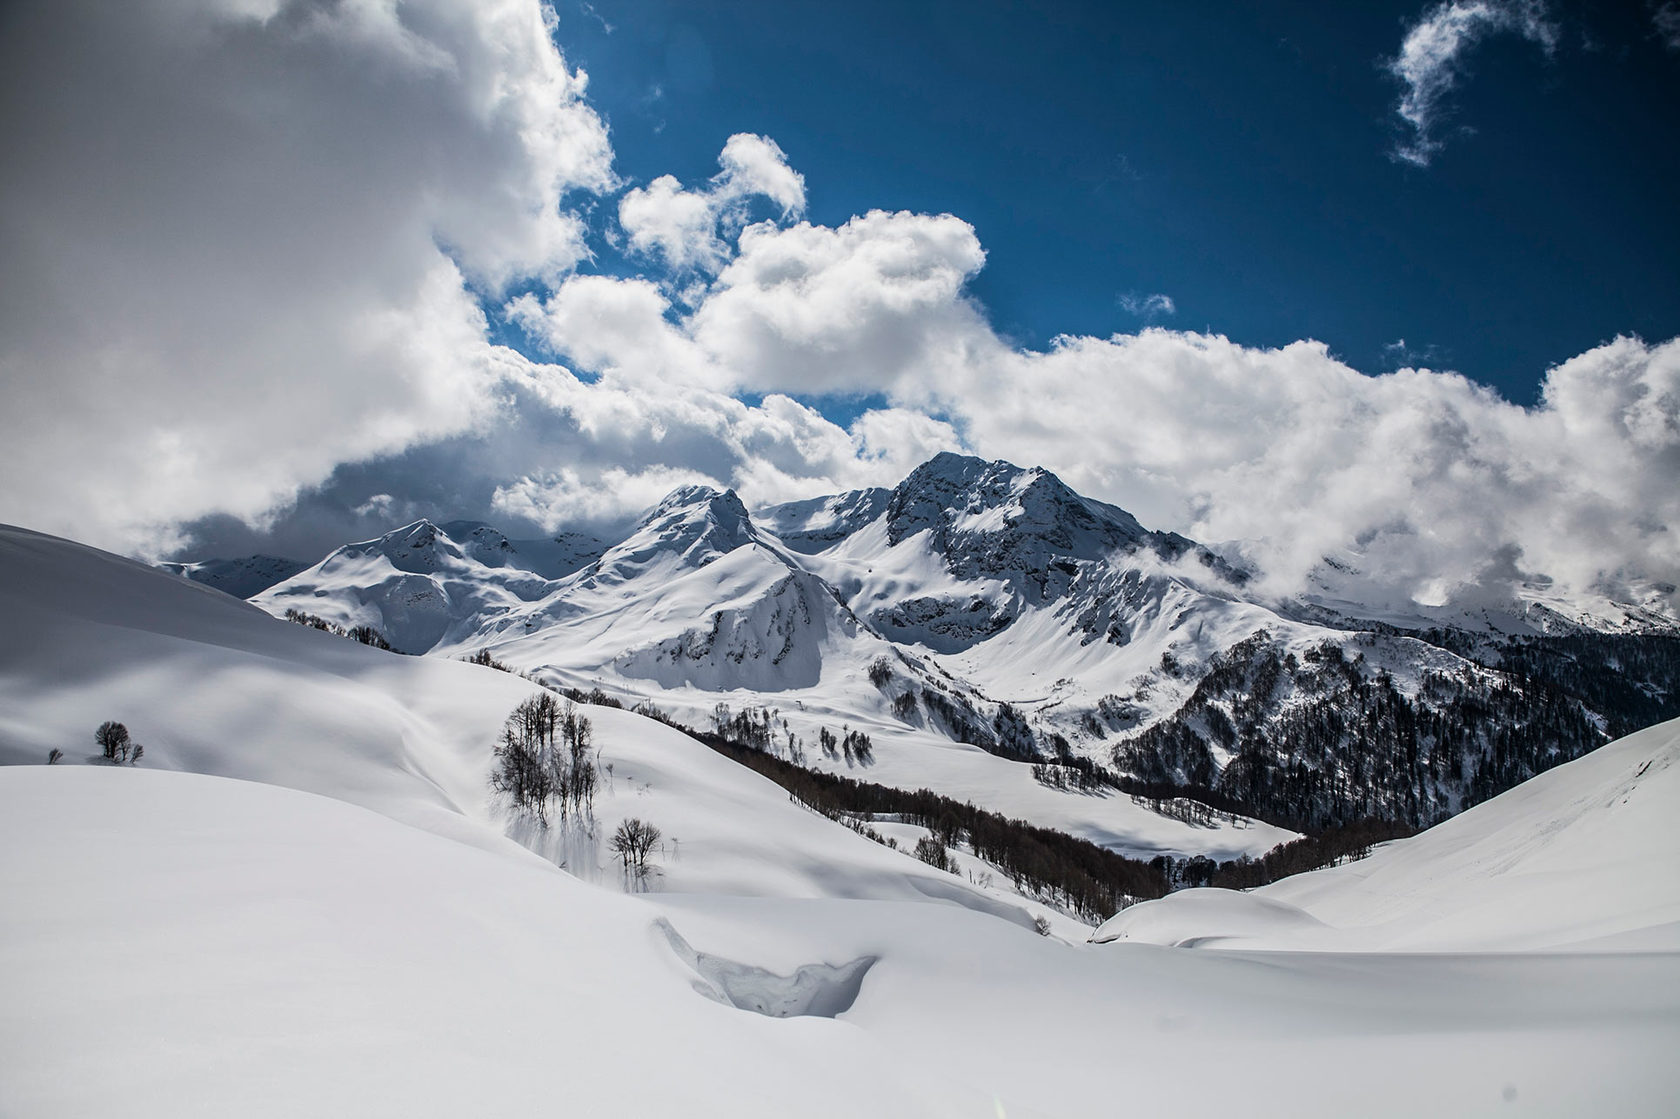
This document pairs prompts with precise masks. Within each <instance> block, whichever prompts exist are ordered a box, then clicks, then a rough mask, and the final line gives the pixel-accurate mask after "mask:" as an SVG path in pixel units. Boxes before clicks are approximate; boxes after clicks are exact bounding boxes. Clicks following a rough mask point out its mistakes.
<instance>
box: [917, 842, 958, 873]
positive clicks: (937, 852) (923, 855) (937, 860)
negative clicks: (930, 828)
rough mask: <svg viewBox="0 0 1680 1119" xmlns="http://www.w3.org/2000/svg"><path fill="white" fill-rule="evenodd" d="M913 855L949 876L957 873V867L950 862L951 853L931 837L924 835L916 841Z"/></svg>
mask: <svg viewBox="0 0 1680 1119" xmlns="http://www.w3.org/2000/svg"><path fill="white" fill-rule="evenodd" d="M915 855H916V857H917V858H918V859H920V860H922V861H923V862H924V863H926V864H927V865H929V866H931V867H933V868H934V869H935V870H943V871H946V872H947V873H950V874H955V873H956V872H957V865H956V864H955V863H953V862H952V861H951V853H950V852H949V851H947V850H946V849H945V845H944V844H943V843H941V842H939V840H937V839H935V838H934V837H933V836H931V835H924V836H922V838H920V839H918V840H916V850H915Z"/></svg>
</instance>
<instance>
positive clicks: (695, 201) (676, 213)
mask: <svg viewBox="0 0 1680 1119" xmlns="http://www.w3.org/2000/svg"><path fill="white" fill-rule="evenodd" d="M718 166H719V167H721V168H722V170H721V171H719V172H718V174H717V175H716V176H714V177H713V178H712V180H711V182H709V183H708V184H707V185H706V187H705V188H704V189H701V190H688V189H685V188H684V187H683V185H682V184H681V183H680V182H678V181H677V179H676V178H675V177H674V176H671V175H661V176H660V177H659V178H657V179H655V180H653V182H651V183H649V184H648V185H647V186H646V187H635V188H632V189H631V190H628V191H626V192H625V194H624V197H623V198H622V199H620V200H619V204H618V223H619V225H620V226H622V227H623V229H624V232H625V233H626V234H627V235H628V237H629V244H630V248H631V249H632V250H634V251H636V252H639V253H642V254H643V255H646V256H649V257H655V258H657V259H659V260H661V261H662V262H663V263H664V264H665V265H667V266H668V267H669V268H671V269H673V270H674V271H675V272H677V273H678V274H681V273H683V272H686V271H691V270H693V271H701V272H705V273H715V272H716V271H718V269H720V268H722V267H723V265H724V263H725V262H726V261H727V260H728V259H729V256H730V249H729V247H728V246H727V245H726V244H725V242H724V241H723V240H722V239H721V237H720V226H721V227H722V228H723V229H724V231H726V232H729V233H735V232H739V230H740V227H741V225H742V224H744V222H745V220H746V213H747V204H748V202H749V200H750V199H752V198H754V197H764V198H768V199H769V200H770V201H771V202H773V203H775V204H776V205H777V206H778V207H779V208H780V209H781V213H782V217H783V218H784V219H786V218H792V217H795V216H797V215H799V214H802V213H804V211H805V177H804V176H803V175H801V174H800V173H799V172H797V171H795V170H794V169H793V168H791V167H789V166H788V163H787V156H786V154H785V153H783V151H782V149H781V148H780V147H778V146H777V144H776V142H775V141H774V140H771V139H769V138H767V137H764V136H754V135H752V134H751V133H746V132H739V133H736V134H735V135H733V136H731V137H730V138H729V139H728V140H727V141H726V142H725V143H724V146H723V151H722V152H721V153H720V154H719V155H718Z"/></svg>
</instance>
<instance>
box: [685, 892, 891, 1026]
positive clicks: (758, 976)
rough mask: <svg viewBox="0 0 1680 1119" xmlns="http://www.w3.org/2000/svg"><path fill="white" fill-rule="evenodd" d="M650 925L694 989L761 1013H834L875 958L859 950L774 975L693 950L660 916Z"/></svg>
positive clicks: (854, 993) (848, 1001)
mask: <svg viewBox="0 0 1680 1119" xmlns="http://www.w3.org/2000/svg"><path fill="white" fill-rule="evenodd" d="M654 928H655V929H657V930H658V931H659V932H660V933H662V934H663V935H664V937H665V939H666V941H667V942H668V943H669V944H670V945H671V951H673V952H675V953H676V954H677V958H678V959H680V960H682V961H683V963H685V964H687V965H688V966H689V967H690V968H691V969H692V970H693V971H694V973H695V975H696V977H697V978H696V979H695V981H694V989H695V991H696V992H698V993H699V994H702V995H704V996H706V997H707V998H709V999H712V1000H713V1001H715V1002H720V1003H723V1004H724V1005H726V1006H733V1007H735V1008H736V1009H738V1010H750V1011H752V1012H753V1013H754V1014H762V1015H764V1016H765V1017H767V1018H801V1017H812V1018H834V1017H837V1016H839V1015H841V1014H844V1013H845V1012H846V1011H848V1010H850V1009H851V1008H852V1004H853V1003H855V1002H856V1001H857V997H858V993H859V992H860V991H862V990H863V977H864V976H865V975H866V974H868V972H869V969H870V968H872V967H874V966H875V961H876V960H878V959H879V958H880V957H878V956H859V957H858V958H857V959H855V960H852V961H851V962H850V963H844V964H839V965H835V964H805V965H804V966H803V967H800V968H797V969H795V971H794V973H793V974H792V975H777V974H776V973H775V972H773V971H770V970H768V969H766V968H761V967H755V966H754V965H752V964H743V963H739V962H737V961H735V960H726V959H724V958H723V957H722V956H714V955H712V954H711V953H709V952H699V951H696V950H695V949H694V948H693V946H691V945H690V944H689V943H688V941H687V940H685V939H683V935H682V934H681V933H679V932H678V931H677V930H676V929H675V928H674V927H673V926H672V925H671V922H669V921H667V920H665V919H664V918H663V917H661V918H659V919H658V920H657V921H655V922H654Z"/></svg>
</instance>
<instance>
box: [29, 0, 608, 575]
mask: <svg viewBox="0 0 1680 1119" xmlns="http://www.w3.org/2000/svg"><path fill="white" fill-rule="evenodd" d="M584 89H585V79H584V76H583V75H582V74H581V73H579V72H577V71H574V70H572V69H570V68H568V66H567V65H566V63H565V61H564V59H563V58H562V57H561V56H560V54H559V53H558V51H557V50H556V49H555V47H554V45H553V43H552V42H551V40H550V39H549V36H548V32H547V30H546V28H545V26H544V20H543V11H542V8H541V7H540V6H539V4H537V3H536V0H485V2H482V3H474V4H462V3H456V2H449V0H412V2H408V3H403V4H401V5H398V4H394V3H378V2H371V0H370V2H364V3H346V4H322V3H312V2H303V0H270V2H266V3H255V2H250V0H247V2H237V0H225V2H215V0H180V2H176V3H171V4H117V5H109V4H100V3H93V2H91V0H87V2H82V0H54V2H52V3H46V2H40V3H21V4H16V5H13V6H11V8H10V9H9V11H8V13H7V33H6V34H5V35H4V36H0V146H3V147H4V149H5V151H6V153H7V156H6V159H5V160H4V161H0V200H3V205H0V258H3V259H5V261H6V267H7V280H6V283H5V284H4V285H3V288H0V383H3V384H4V385H5V386H6V388H5V393H6V400H5V405H6V406H5V407H3V408H0V445H3V446H4V447H5V448H6V451H5V454H6V456H7V460H8V462H7V469H6V470H5V471H4V476H5V480H4V482H0V514H3V515H4V516H5V517H6V518H8V519H12V520H18V521H23V522H25V523H28V524H31V525H34V526H37V527H40V528H45V529H49V530H60V531H65V532H68V533H72V534H74V535H76V536H78V537H79V538H81V539H86V540H91V541H94V542H98V543H103V544H108V545H113V546H118V547H124V548H130V547H148V546H150V547H156V546H159V545H161V544H165V543H167V542H168V536H169V526H170V525H171V524H173V523H175V522H177V521H179V520H181V519H183V518H190V517H193V516H197V515H200V514H204V513H209V512H215V511H221V512H228V513H233V514H235V515H238V516H241V517H245V518H260V517H261V516H262V515H263V514H264V513H265V512H266V511H268V510H270V509H271V508H272V507H274V506H276V505H277V504H280V505H283V504H284V503H286V502H287V501H289V500H290V499H291V498H292V497H293V496H294V495H295V493H296V492H297V490H298V488H299V487H300V486H303V485H307V484H311V483H314V482H317V481H320V480H321V479H323V478H325V477H326V476H327V475H328V474H329V473H330V472H331V471H332V469H333V468H334V466H335V465H336V464H338V463H341V462H344V461H346V460H352V459H356V458H363V457H367V456H371V455H377V454H381V453H388V452H393V451H397V450H400V449H402V448H404V447H406V446H409V445H411V444H412V443H414V442H416V441H418V440H424V439H429V438H436V437H439V436H441V435H444V434H447V433H450V432H453V431H459V430H461V429H463V428H466V427H470V426H471V425H472V424H473V423H475V422H477V421H478V420H480V419H481V418H482V417H483V416H484V415H485V414H486V411H487V409H488V408H489V407H490V405H491V403H492V400H493V392H494V385H495V384H496V382H497V381H498V380H499V379H500V377H501V375H502V374H501V371H500V364H501V360H502V359H501V358H499V357H498V356H497V354H496V352H495V351H494V350H493V349H492V348H491V347H490V346H489V345H488V344H487V343H486V341H485V324H484V321H483V316H482V314H481V313H480V311H479V309H478V303H477V300H476V299H475V298H474V295H473V292H472V290H471V289H472V288H479V289H482V290H486V291H494V290H497V289H499V288H501V287H502V286H503V285H505V284H507V283H509V282H511V281H514V280H518V279H521V278H526V277H536V278H539V279H546V280H550V281H558V280H559V278H560V277H562V276H564V275H565V274H567V273H568V272H570V271H571V270H572V269H573V268H574V267H575V266H576V265H577V263H578V262H579V261H580V260H582V259H584V257H585V256H586V255H587V250H586V248H585V245H584V242H583V227H582V224H581V222H580V221H579V220H578V218H577V217H576V216H575V215H574V214H573V213H572V212H571V209H570V203H569V200H570V199H571V198H573V197H574V196H576V195H577V194H578V192H598V191H603V190H606V189H609V188H610V187H611V186H612V185H613V174H612V152H611V148H610V145H609V144H608V141H607V133H606V128H605V126H604V125H603V123H602V121H601V120H600V118H599V116H598V115H597V114H596V113H595V112H594V111H593V110H592V109H591V108H590V107H589V106H588V105H587V104H586V103H585V102H584V100H583V94H584Z"/></svg>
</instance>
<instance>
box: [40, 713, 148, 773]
mask: <svg viewBox="0 0 1680 1119" xmlns="http://www.w3.org/2000/svg"><path fill="white" fill-rule="evenodd" d="M93 740H94V742H96V743H97V744H98V745H99V749H100V752H101V753H102V754H103V755H104V757H105V759H106V760H107V761H113V762H116V763H117V764H118V765H122V764H124V763H126V762H137V761H139V760H140V759H141V758H142V757H143V756H144V755H145V753H146V748H145V747H144V746H142V745H140V743H138V742H136V741H134V739H132V738H130V737H129V735H128V728H127V727H125V726H123V725H122V724H121V723H119V722H117V721H115V720H114V719H107V720H105V722H103V723H100V724H99V729H98V730H96V731H94V732H93ZM63 756H64V755H63V754H60V755H59V757H63ZM53 761H56V759H52V758H51V755H49V762H48V764H52V762H53Z"/></svg>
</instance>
